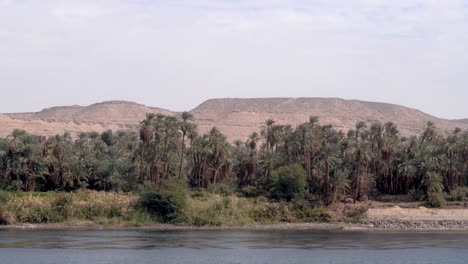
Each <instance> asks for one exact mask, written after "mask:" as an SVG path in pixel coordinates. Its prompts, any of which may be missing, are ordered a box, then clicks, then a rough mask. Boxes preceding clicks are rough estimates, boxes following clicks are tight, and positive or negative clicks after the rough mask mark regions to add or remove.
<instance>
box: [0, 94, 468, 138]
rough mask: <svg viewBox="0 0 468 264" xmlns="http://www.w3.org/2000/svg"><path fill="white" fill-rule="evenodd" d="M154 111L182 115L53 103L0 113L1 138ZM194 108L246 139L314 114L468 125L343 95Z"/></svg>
mask: <svg viewBox="0 0 468 264" xmlns="http://www.w3.org/2000/svg"><path fill="white" fill-rule="evenodd" d="M149 112H151V113H159V114H165V115H177V113H176V112H172V111H170V110H166V109H161V108H154V107H148V106H145V105H141V104H137V103H132V102H126V101H109V102H102V103H97V104H93V105H90V106H61V107H52V108H47V109H44V110H42V111H40V112H37V113H15V114H3V115H2V114H0V137H3V136H6V135H8V134H10V133H11V132H12V131H13V129H15V128H20V129H25V130H27V131H28V132H30V133H34V134H39V135H46V136H49V135H53V134H56V133H62V132H65V131H69V132H71V133H72V134H73V135H76V134H78V133H79V132H84V131H97V132H102V131H105V130H107V129H112V130H128V129H130V130H132V129H135V128H136V127H137V125H138V124H139V122H140V121H141V120H142V119H144V118H145V115H146V113H149ZM191 113H192V114H193V115H194V116H195V120H196V122H197V124H198V126H199V129H200V131H201V132H207V131H208V130H209V129H211V127H213V126H216V127H218V128H219V129H220V130H221V131H222V132H223V133H225V134H226V136H227V137H228V138H229V139H230V140H235V139H241V140H245V139H246V138H247V137H248V135H249V134H250V133H251V132H253V131H258V130H259V129H260V127H261V125H262V124H263V122H264V121H265V120H266V119H268V118H271V119H274V120H275V121H277V123H279V124H291V125H293V126H295V125H298V124H300V123H302V122H305V121H307V120H308V119H309V117H310V116H318V117H319V122H320V123H321V124H332V125H333V126H334V127H335V128H337V129H341V130H344V131H347V130H348V129H351V128H353V127H354V125H355V124H356V122H357V121H365V122H367V123H372V122H382V123H384V122H388V121H392V122H394V123H395V124H396V125H397V126H398V127H399V129H400V132H401V133H402V135H405V136H408V135H415V134H418V133H420V132H421V131H422V130H423V129H424V127H425V125H426V123H427V121H432V122H434V123H435V124H436V125H437V127H439V129H440V130H441V131H443V132H447V131H451V130H453V129H454V128H455V127H460V128H462V129H465V130H468V124H467V123H464V122H463V121H456V120H447V119H441V118H437V117H434V116H431V115H428V114H425V113H423V112H421V111H419V110H415V109H411V108H408V107H404V106H399V105H394V104H386V103H375V102H364V101H357V100H343V99H339V98H261V99H235V98H229V99H211V100H208V101H206V102H204V103H202V104H201V105H199V106H198V107H196V108H195V109H193V110H192V111H191Z"/></svg>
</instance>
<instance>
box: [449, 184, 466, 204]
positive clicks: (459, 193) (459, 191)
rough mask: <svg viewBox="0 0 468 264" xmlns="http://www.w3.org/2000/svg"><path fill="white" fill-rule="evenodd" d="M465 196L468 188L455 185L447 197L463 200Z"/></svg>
mask: <svg viewBox="0 0 468 264" xmlns="http://www.w3.org/2000/svg"><path fill="white" fill-rule="evenodd" d="M466 197H468V188H466V187H465V188H463V187H457V188H455V189H453V190H452V191H451V192H450V195H449V196H448V199H449V200H450V201H459V202H460V201H463V200H464V199H465V198H466Z"/></svg>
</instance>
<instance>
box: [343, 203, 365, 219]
mask: <svg viewBox="0 0 468 264" xmlns="http://www.w3.org/2000/svg"><path fill="white" fill-rule="evenodd" d="M367 210H368V208H367V207H366V206H358V207H353V208H347V209H346V211H345V213H344V216H345V220H347V221H349V222H353V223H357V222H359V221H361V220H362V218H364V216H365V214H366V212H367Z"/></svg>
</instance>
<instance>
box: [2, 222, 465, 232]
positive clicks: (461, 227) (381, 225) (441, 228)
mask: <svg viewBox="0 0 468 264" xmlns="http://www.w3.org/2000/svg"><path fill="white" fill-rule="evenodd" d="M0 230H91V231H97V230H102V231H350V232H353V231H366V232H373V231H376V232H385V231H389V232H398V231H405V232H406V231H412V232H413V231H414V232H467V233H468V221H403V220H402V221H398V220H391V221H389V220H372V221H369V220H363V221H362V222H361V223H356V224H355V223H279V224H258V225H243V226H191V225H174V224H151V225H142V226H102V225H97V224H91V223H88V224H66V223H64V224H18V225H3V226H0Z"/></svg>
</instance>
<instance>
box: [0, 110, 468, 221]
mask: <svg viewBox="0 0 468 264" xmlns="http://www.w3.org/2000/svg"><path fill="white" fill-rule="evenodd" d="M192 119H193V118H192V116H191V115H190V114H189V113H183V114H182V115H181V116H180V117H172V116H163V115H154V114H148V115H147V117H146V119H145V120H143V121H142V122H141V124H140V126H139V130H138V133H135V132H123V131H118V132H112V131H106V132H104V133H102V134H99V133H94V132H92V133H81V134H80V135H78V136H77V137H76V138H74V139H72V137H71V136H70V135H69V134H68V133H65V134H62V135H57V136H54V137H49V138H46V137H41V136H36V135H30V134H28V133H26V132H25V131H21V130H16V131H14V132H13V133H12V134H11V135H10V136H8V137H6V138H2V139H0V189H4V190H8V191H26V192H32V191H36V192H47V191H76V190H83V189H88V190H95V191H111V190H112V191H123V192H133V191H140V190H142V189H148V188H147V186H153V188H156V190H158V191H157V192H154V191H153V192H149V191H148V192H147V193H146V194H145V195H143V200H142V202H145V201H146V204H145V205H144V207H146V208H147V209H148V210H150V211H155V212H157V214H159V215H156V217H162V218H165V219H166V220H174V217H173V212H175V211H177V210H178V209H177V208H170V206H172V205H167V204H168V203H169V201H175V200H177V199H176V198H175V197H173V196H171V195H169V194H168V193H165V192H164V191H163V190H162V189H161V188H162V187H159V186H161V184H162V183H163V182H166V181H168V180H170V179H178V180H180V181H181V182H183V184H187V185H188V186H189V188H190V189H191V190H197V189H210V188H211V189H222V188H224V187H223V186H229V188H228V189H230V190H231V192H232V193H240V194H243V195H245V196H248V197H255V196H266V197H268V198H273V199H276V200H285V201H291V200H296V199H299V198H303V197H307V198H309V200H317V201H319V202H321V203H323V204H325V205H330V204H332V203H334V202H336V201H339V200H340V199H345V198H347V197H348V198H352V199H353V200H355V201H359V200H363V199H366V197H368V196H374V195H379V194H412V195H414V197H421V198H423V199H426V200H429V202H430V203H431V204H432V205H433V206H438V205H441V204H443V200H444V198H445V197H449V198H450V197H454V199H460V197H461V196H463V195H464V194H460V190H462V188H464V187H466V186H467V184H468V169H467V168H468V132H466V131H465V132H463V131H460V129H456V130H455V131H453V132H452V133H450V134H446V135H444V134H442V133H439V132H438V131H437V129H436V127H435V126H434V124H432V123H430V122H429V123H428V124H427V127H426V129H425V130H424V131H423V132H422V134H421V135H420V136H418V137H409V138H406V137H402V136H401V135H400V133H399V131H398V129H397V127H396V126H395V125H394V124H392V123H385V124H379V123H373V124H365V123H364V122H358V123H357V124H356V127H355V129H353V130H350V131H348V132H347V133H344V132H342V131H337V130H335V129H333V127H332V126H331V125H319V124H318V119H317V118H314V117H311V118H310V121H309V122H306V123H303V124H301V125H299V126H297V127H296V128H293V127H291V126H289V125H279V124H276V123H275V121H273V120H266V121H265V123H264V125H263V126H262V127H261V128H260V131H259V132H258V133H257V132H254V133H252V134H251V136H250V137H249V139H248V140H246V141H245V142H241V141H235V142H233V144H231V143H230V142H228V140H227V139H226V137H225V136H224V135H223V134H222V133H221V132H220V131H219V130H218V129H216V128H213V129H211V130H210V131H209V132H208V133H206V134H199V132H198V130H197V127H196V125H195V123H194V122H193V121H192ZM145 186H146V187H145ZM231 187H232V188H231ZM158 188H159V189H158ZM1 199H5V198H2V197H0V200H1ZM451 199H452V198H451ZM461 199H463V198H461ZM167 206H169V207H167ZM154 208H156V209H154ZM162 208H166V209H164V210H167V213H164V214H162V212H163V211H164V210H163V209H162ZM207 213H210V212H207Z"/></svg>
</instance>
